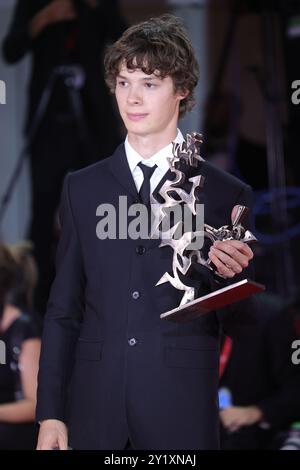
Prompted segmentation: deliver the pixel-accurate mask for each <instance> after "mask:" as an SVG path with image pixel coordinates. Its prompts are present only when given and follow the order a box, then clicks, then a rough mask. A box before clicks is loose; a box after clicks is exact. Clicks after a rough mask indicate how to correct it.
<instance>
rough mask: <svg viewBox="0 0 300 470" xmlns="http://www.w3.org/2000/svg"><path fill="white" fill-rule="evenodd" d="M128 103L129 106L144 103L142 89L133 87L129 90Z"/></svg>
mask: <svg viewBox="0 0 300 470" xmlns="http://www.w3.org/2000/svg"><path fill="white" fill-rule="evenodd" d="M127 101H128V103H129V104H141V103H142V101H143V98H142V93H141V89H140V87H137V86H132V87H131V88H130V90H129V93H128V96H127Z"/></svg>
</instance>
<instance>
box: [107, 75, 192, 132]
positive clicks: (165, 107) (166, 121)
mask: <svg viewBox="0 0 300 470" xmlns="http://www.w3.org/2000/svg"><path fill="white" fill-rule="evenodd" d="M115 94H116V99H117V103H118V107H119V111H120V114H121V117H122V119H123V122H124V124H125V127H126V129H127V131H128V134H134V135H136V136H144V137H146V136H151V135H153V136H155V135H157V134H162V133H164V132H165V131H166V130H172V129H173V128H174V129H175V130H176V128H177V121H178V114H179V103H180V100H182V99H183V98H184V96H183V95H182V94H180V93H179V92H175V91H174V84H173V80H172V78H171V77H170V76H167V77H165V78H163V79H161V78H159V75H158V74H156V73H154V74H152V75H147V74H145V73H144V72H143V71H142V70H141V69H136V70H128V69H127V67H126V66H122V67H121V69H120V73H119V75H118V77H117V80H116V90H115Z"/></svg>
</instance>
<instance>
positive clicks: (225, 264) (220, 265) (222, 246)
mask: <svg viewBox="0 0 300 470" xmlns="http://www.w3.org/2000/svg"><path fill="white" fill-rule="evenodd" d="M208 256H209V258H210V259H211V261H212V262H213V263H214V265H215V267H216V269H217V272H218V273H219V274H221V275H222V276H224V277H225V278H231V277H234V276H235V275H236V274H239V273H241V272H242V271H243V269H245V268H247V266H248V264H249V261H250V260H251V259H252V258H253V251H252V250H251V248H250V247H249V246H248V245H247V244H246V243H244V242H241V241H239V240H226V241H215V242H214V244H213V245H212V247H211V248H210V251H209V253H208Z"/></svg>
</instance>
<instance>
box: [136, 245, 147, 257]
mask: <svg viewBox="0 0 300 470" xmlns="http://www.w3.org/2000/svg"><path fill="white" fill-rule="evenodd" d="M135 251H136V253H137V254H138V255H143V254H144V253H145V251H146V248H145V247H144V246H143V245H139V246H137V247H136V248H135Z"/></svg>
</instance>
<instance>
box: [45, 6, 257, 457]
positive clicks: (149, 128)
mask: <svg viewBox="0 0 300 470" xmlns="http://www.w3.org/2000/svg"><path fill="white" fill-rule="evenodd" d="M105 69H106V81H107V83H108V85H109V87H110V89H111V91H113V92H114V93H115V96H116V100H117V103H118V107H119V111H120V114H121V116H122V119H123V121H124V124H125V126H126V128H127V131H128V134H127V138H126V141H125V145H121V146H120V147H118V148H117V150H116V151H115V153H114V154H113V155H112V156H111V157H109V158H108V159H106V160H104V161H102V162H100V163H97V164H95V165H93V166H91V167H88V168H86V169H84V170H81V171H78V172H75V173H73V174H71V175H69V176H68V177H67V178H66V180H65V185H64V189H63V195H62V204H61V222H62V234H61V239H60V243H59V248H58V253H57V274H56V279H55V282H54V284H53V287H52V291H51V295H50V300H49V304H48V311H47V315H46V318H45V328H44V335H43V348H42V355H41V363H40V373H39V390H38V406H37V419H38V420H39V421H40V423H41V426H40V433H39V440H38V449H50V448H52V447H56V446H58V447H59V448H60V449H66V448H67V445H68V443H69V445H70V446H71V447H72V448H75V449H124V448H126V445H128V442H130V445H131V446H132V447H133V448H134V449H216V448H218V405H217V390H218V343H219V321H218V316H217V315H216V313H215V312H212V313H211V314H208V315H206V316H203V317H202V318H199V319H197V320H194V321H192V322H190V323H186V324H176V323H172V322H167V321H163V320H161V319H160V314H161V313H163V312H165V311H168V310H170V309H172V308H175V307H177V306H178V305H179V303H180V298H181V296H182V292H180V291H179V290H177V289H175V288H174V287H173V286H172V285H171V284H170V283H164V284H162V285H160V286H157V287H155V284H156V283H157V281H158V280H159V279H160V278H161V276H162V275H163V274H164V273H165V272H166V271H171V267H172V256H173V251H172V249H171V248H170V247H164V248H159V244H160V241H159V240H157V239H143V240H141V239H138V240H134V239H130V238H127V239H123V238H122V237H119V238H117V239H112V238H106V239H103V240H100V239H99V238H98V237H97V235H96V226H97V223H98V221H99V211H97V208H99V205H100V204H103V203H109V204H111V205H112V206H114V207H115V208H116V211H117V220H119V219H118V216H119V212H120V211H121V207H119V206H118V203H119V197H120V196H126V197H127V201H128V205H130V204H133V203H135V202H138V201H139V200H140V199H139V194H140V195H141V192H142V191H143V190H144V189H145V185H144V182H146V177H145V178H143V175H144V167H142V168H143V169H141V167H140V166H139V163H140V162H142V163H144V164H145V165H146V166H152V167H153V166H154V165H156V167H154V168H152V170H153V173H152V176H151V179H150V184H149V183H148V184H149V186H150V188H149V191H153V190H154V189H155V191H157V190H158V188H159V187H161V185H162V183H163V182H164V181H165V180H166V179H167V178H168V177H170V173H171V172H170V171H168V169H169V167H168V163H167V157H171V156H172V142H174V141H176V142H182V140H183V137H182V135H181V133H180V132H179V131H178V130H177V123H178V119H179V116H182V115H183V114H184V112H185V111H186V110H189V109H190V108H191V106H192V104H193V90H194V88H195V86H196V84H197V79H198V67H197V63H196V60H195V57H194V53H193V50H192V46H191V43H190V41H189V39H188V37H187V35H186V32H185V31H184V29H183V27H182V25H181V23H180V22H179V21H178V20H177V19H176V18H174V17H172V16H169V15H168V16H163V17H160V18H154V19H150V20H149V21H146V22H144V23H141V24H139V25H136V26H133V27H131V28H129V29H128V30H127V31H126V32H125V33H124V34H123V36H122V37H121V38H120V39H119V41H117V42H116V43H115V44H113V45H112V46H111V48H110V49H109V50H108V52H107V55H106V58H105ZM200 170H201V174H203V175H204V176H205V177H206V183H205V187H204V202H205V220H206V222H207V223H209V224H211V225H214V226H217V227H219V226H221V225H224V224H226V223H228V222H229V220H230V216H231V211H232V208H233V207H234V205H235V204H239V203H242V204H245V205H249V204H250V200H249V199H250V189H249V187H247V186H245V185H244V184H243V183H241V182H240V181H238V180H236V179H235V178H233V177H231V176H230V175H227V174H225V173H223V172H221V171H219V170H217V169H215V168H213V167H212V166H211V165H209V164H208V163H205V162H203V164H202V165H201V168H200ZM97 214H98V215H97ZM209 256H210V258H211V260H212V261H213V263H214V265H215V266H216V269H217V270H218V271H219V273H221V274H222V275H223V276H224V277H225V278H233V279H234V280H238V279H239V275H240V276H242V277H247V273H246V272H245V271H243V270H245V268H246V269H247V266H248V263H249V261H250V259H251V258H252V256H253V255H252V251H251V249H250V248H249V247H248V246H247V245H244V244H243V243H242V242H239V241H231V242H220V243H219V244H216V246H215V247H213V248H212V249H211V251H210V254H209ZM248 269H249V268H248ZM207 271H208V270H207ZM242 271H243V273H242ZM241 273H242V274H241ZM200 294H201V292H200Z"/></svg>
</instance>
